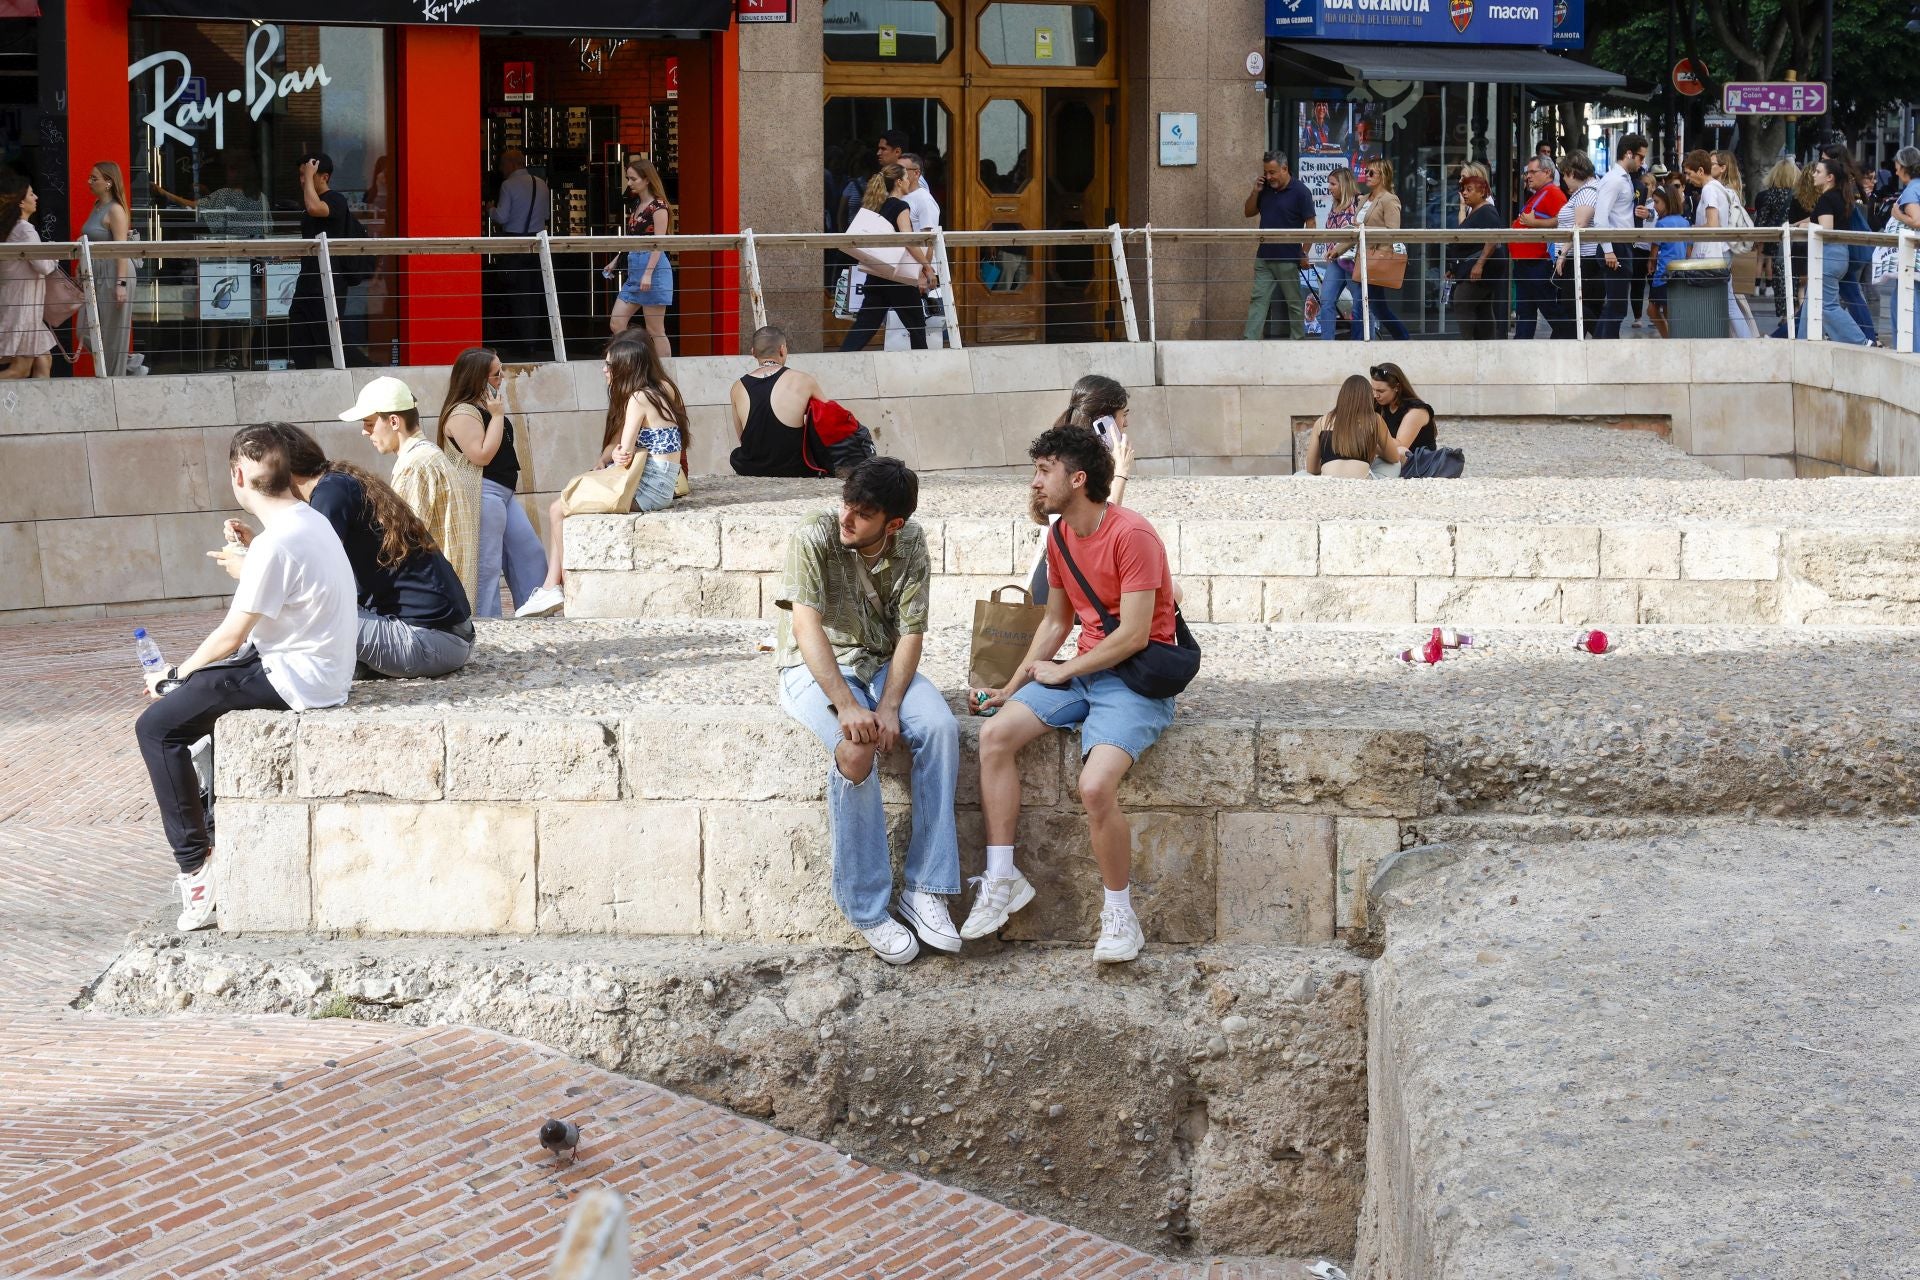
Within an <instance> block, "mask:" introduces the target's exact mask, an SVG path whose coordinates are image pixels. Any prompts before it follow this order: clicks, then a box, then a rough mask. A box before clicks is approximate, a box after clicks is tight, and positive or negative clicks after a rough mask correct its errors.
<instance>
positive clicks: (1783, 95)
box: [1721, 80, 1827, 116]
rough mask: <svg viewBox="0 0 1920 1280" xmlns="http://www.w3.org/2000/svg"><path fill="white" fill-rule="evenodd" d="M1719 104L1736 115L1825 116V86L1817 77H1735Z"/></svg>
mask: <svg viewBox="0 0 1920 1280" xmlns="http://www.w3.org/2000/svg"><path fill="white" fill-rule="evenodd" d="M1721 105H1722V108H1723V109H1724V110H1725V111H1726V112H1727V113H1728V114H1729V115H1736V116H1818V115H1825V114H1826V110H1827V86H1826V85H1824V84H1822V83H1821V82H1820V81H1818V80H1735V81H1730V82H1728V84H1727V87H1726V96H1725V97H1724V98H1723V99H1722V100H1721Z"/></svg>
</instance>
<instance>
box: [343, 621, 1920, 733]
mask: <svg viewBox="0 0 1920 1280" xmlns="http://www.w3.org/2000/svg"><path fill="white" fill-rule="evenodd" d="M479 625H480V642H479V644H478V646H477V647H476V649H475V654H474V660H473V661H472V663H470V664H469V665H468V667H467V668H466V669H465V670H464V671H462V672H461V673H460V674H458V675H456V676H451V677H447V678H445V679H438V680H375V681H369V682H364V683H361V684H358V685H356V686H355V692H354V701H353V703H352V704H351V706H350V708H348V709H347V711H345V712H343V713H340V714H358V713H364V712H388V711H391V712H397V713H402V714H417V713H420V712H432V713H440V712H445V711H454V712H456V713H458V714H483V713H492V712H497V711H506V712H510V713H514V714H527V715H549V716H551V715H605V714H617V713H618V712H620V711H622V710H624V709H627V708H632V707H645V706H657V705H662V704H683V705H694V706H764V707H768V708H772V707H773V706H774V705H775V703H774V693H773V690H774V680H775V674H774V673H775V669H774V665H773V655H772V653H771V652H769V651H763V650H762V646H763V645H764V646H768V647H769V648H770V646H771V644H772V641H773V630H772V628H771V627H769V626H768V625H766V624H764V623H727V622H708V623H649V622H638V621H627V620H613V619H609V620H603V621H577V622H569V621H566V620H564V619H559V620H552V621H538V622H518V623H515V622H491V623H490V622H484V621H483V622H481V623H480V624H479ZM1429 630H1430V629H1429V628H1423V627H1419V626H1407V627H1397V628H1395V627H1387V628H1348V627H1323V626H1316V627H1289V626H1278V625H1274V626H1264V625H1243V626H1203V627H1196V628H1195V631H1196V633H1197V634H1198V636H1199V639H1200V644H1201V647H1202V648H1203V649H1204V650H1205V652H1206V659H1205V665H1204V666H1203V668H1202V672H1201V677H1200V679H1199V681H1198V682H1197V683H1196V684H1195V685H1194V686H1193V688H1192V689H1191V690H1190V691H1189V693H1188V694H1187V695H1186V696H1185V697H1183V698H1182V699H1181V712H1182V714H1183V715H1187V716H1195V715H1204V716H1254V715H1261V716H1285V717H1286V718H1287V719H1288V720H1289V721H1298V722H1302V723H1316V722H1324V723H1326V724H1329V725H1338V724H1347V723H1364V724H1366V725H1370V726H1377V725H1393V726H1407V727H1419V726H1422V725H1431V724H1451V723H1458V722H1467V721H1475V722H1481V723H1487V724H1498V723H1503V722H1510V721H1538V722H1541V723H1547V722H1552V721H1564V720H1581V719H1591V718H1593V717H1596V716H1599V717H1605V716H1608V715H1611V716H1615V717H1618V718H1619V719H1621V720H1628V719H1638V720H1649V719H1659V718H1662V717H1667V716H1686V717H1694V718H1699V717H1709V718H1712V717H1719V718H1724V719H1726V720H1732V719H1735V718H1738V719H1740V720H1742V721H1745V722H1757V723H1765V722H1768V721H1771V720H1774V719H1778V720H1779V721H1781V722H1782V723H1795V724H1799V723H1813V722H1821V721H1835V720H1841V719H1847V718H1861V719H1895V720H1903V721H1910V722H1913V723H1916V724H1920V667H1916V666H1915V665H1914V663H1913V661H1912V653H1913V645H1914V642H1915V640H1916V639H1920V630H1916V629H1910V628H1899V627H1870V628H1835V629H1816V628H1779V627H1758V628H1719V627H1635V628H1631V629H1629V630H1627V631H1625V632H1624V633H1622V634H1618V635H1615V636H1614V637H1613V641H1614V645H1615V649H1614V651H1613V652H1611V653H1608V654H1605V655H1601V656H1595V655H1591V654H1587V653H1583V652H1579V651H1576V650H1575V649H1574V648H1573V647H1572V641H1573V638H1574V636H1575V635H1576V634H1577V631H1576V629H1575V628H1572V627H1531V628H1529V627H1508V628H1495V629H1491V630H1489V631H1487V632H1485V633H1482V634H1479V635H1477V636H1476V637H1475V639H1476V642H1477V643H1476V644H1475V646H1474V647H1473V648H1472V649H1469V650H1463V651H1461V652H1460V653H1459V655H1458V656H1452V657H1449V658H1448V660H1446V661H1444V662H1442V663H1441V664H1440V665H1439V666H1438V667H1426V666H1424V665H1416V666H1413V667H1409V666H1408V665H1406V664H1404V663H1402V662H1400V661H1398V660H1397V659H1396V658H1395V657H1394V656H1393V655H1394V654H1396V653H1397V652H1398V651H1400V650H1402V649H1405V648H1407V647H1408V646H1410V645H1415V644H1418V643H1420V642H1421V641H1422V640H1424V639H1425V637H1426V635H1427V633H1428V631H1429ZM968 639H969V633H968V631H967V630H966V629H963V628H950V629H945V630H940V631H936V632H934V633H932V634H931V635H930V636H929V637H928V643H927V656H926V660H925V662H924V663H923V666H922V669H923V670H924V671H925V672H926V674H927V675H928V677H929V678H930V679H932V680H933V681H934V682H935V683H937V684H938V685H939V686H940V687H941V688H942V689H944V690H947V691H949V692H950V693H955V694H957V693H958V691H959V690H960V689H961V687H962V686H963V684H964V683H965V674H964V673H965V669H966V661H965V659H966V654H967V647H968ZM321 714H333V713H321Z"/></svg>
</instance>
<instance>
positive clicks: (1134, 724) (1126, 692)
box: [1009, 671, 1174, 761]
mask: <svg viewBox="0 0 1920 1280" xmlns="http://www.w3.org/2000/svg"><path fill="white" fill-rule="evenodd" d="M1009 701H1011V702H1018V703H1021V704H1023V705H1024V706H1025V707H1026V708H1027V710H1029V711H1031V712H1033V714H1034V715H1036V716H1039V717H1040V720H1041V723H1043V724H1045V725H1047V726H1048V727H1049V728H1053V729H1074V728H1077V729H1079V730H1080V758H1081V759H1082V760H1085V759H1086V758H1087V757H1088V756H1089V755H1091V754H1092V752H1093V749H1094V748H1095V747H1098V746H1109V747H1118V748H1120V749H1121V750H1122V751H1124V752H1126V753H1127V755H1128V757H1129V758H1131V759H1133V760H1135V761H1138V760H1139V759H1140V756H1141V754H1142V753H1143V752H1145V751H1146V749H1147V748H1148V747H1150V746H1152V745H1153V744H1154V743H1156V742H1158V741H1159V740H1160V735H1161V734H1162V733H1164V732H1165V731H1166V728H1167V726H1168V725H1170V724H1172V723H1173V702H1174V700H1173V699H1172V698H1143V697H1141V696H1140V695H1139V694H1137V693H1135V692H1134V691H1133V690H1131V689H1129V688H1127V684H1126V681H1124V680H1122V679H1121V678H1120V677H1119V676H1117V675H1115V674H1113V672H1111V671H1096V672H1094V673H1093V674H1092V675H1090V676H1076V677H1074V678H1073V679H1072V680H1069V681H1068V682H1067V683H1066V684H1064V685H1061V686H1060V687H1059V688H1057V689H1055V688H1052V687H1050V686H1048V685H1044V684H1041V683H1040V682H1039V681H1038V680H1034V681H1030V682H1029V683H1027V684H1023V685H1021V686H1020V689H1019V692H1017V693H1015V694H1014V695H1013V697H1012V698H1011V699H1009Z"/></svg>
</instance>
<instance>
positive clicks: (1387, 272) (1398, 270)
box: [1367, 244, 1407, 289]
mask: <svg viewBox="0 0 1920 1280" xmlns="http://www.w3.org/2000/svg"><path fill="white" fill-rule="evenodd" d="M1406 282H1407V251H1406V250H1405V249H1401V248H1398V247H1396V246H1394V245H1386V246H1384V247H1382V246H1380V245H1376V244H1369V245H1368V246H1367V288H1369V289H1398V288H1399V287H1400V286H1401V285H1403V284H1405V283H1406Z"/></svg>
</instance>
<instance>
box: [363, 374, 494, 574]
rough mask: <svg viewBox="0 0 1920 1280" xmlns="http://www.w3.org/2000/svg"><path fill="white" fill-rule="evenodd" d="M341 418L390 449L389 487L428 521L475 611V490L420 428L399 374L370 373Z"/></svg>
mask: <svg viewBox="0 0 1920 1280" xmlns="http://www.w3.org/2000/svg"><path fill="white" fill-rule="evenodd" d="M340 421H342V422H358V423H359V424H360V430H361V431H362V432H363V433H365V435H366V437H367V439H369V440H371V441H372V442H373V447H374V448H375V449H378V450H379V451H380V452H381V453H390V454H393V455H394V459H393V488H394V491H395V492H396V493H398V494H399V495H400V496H401V497H402V498H404V499H406V503H407V505H408V506H409V507H412V508H413V513H414V514H415V515H417V516H419V517H420V520H421V522H422V523H423V524H425V525H426V526H427V532H428V533H431V534H432V535H433V540H434V541H435V542H436V543H438V544H439V546H440V553H441V554H442V555H444V556H446V558H447V560H448V562H449V563H451V564H452V565H453V571H454V572H455V573H456V574H458V575H459V577H460V585H461V586H462V587H464V588H466V592H467V601H468V603H469V604H472V605H473V606H474V607H475V610H476V612H477V611H478V606H479V601H478V600H477V598H476V596H477V594H478V579H479V577H480V490H479V487H478V486H477V485H464V484H462V483H461V481H460V475H459V473H458V472H457V471H455V469H454V466H453V463H452V461H450V460H449V459H448V457H447V455H446V453H445V451H443V450H442V449H441V448H440V447H439V446H438V445H436V444H434V442H433V441H431V440H429V439H427V438H426V437H425V436H423V435H421V434H420V406H419V405H418V404H417V403H416V402H415V401H414V398H413V389H412V388H410V387H409V386H407V384H406V383H404V382H402V381H401V380H400V379H398V378H384V377H383V378H375V379H374V380H373V381H372V382H369V383H368V384H367V385H366V386H365V387H364V388H362V389H361V391H360V399H359V400H358V401H357V402H356V403H355V404H354V406H353V408H351V409H349V410H347V411H346V412H345V413H343V414H341V415H340ZM495 590H498V587H497V586H496V587H495Z"/></svg>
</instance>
